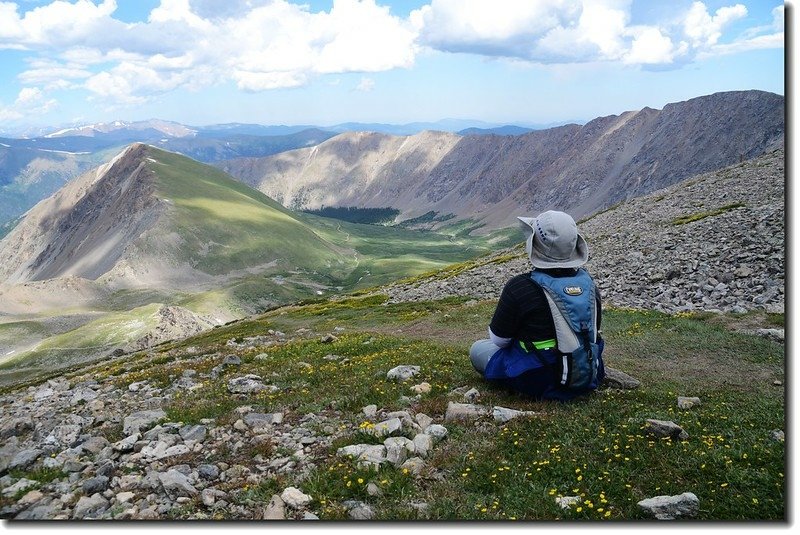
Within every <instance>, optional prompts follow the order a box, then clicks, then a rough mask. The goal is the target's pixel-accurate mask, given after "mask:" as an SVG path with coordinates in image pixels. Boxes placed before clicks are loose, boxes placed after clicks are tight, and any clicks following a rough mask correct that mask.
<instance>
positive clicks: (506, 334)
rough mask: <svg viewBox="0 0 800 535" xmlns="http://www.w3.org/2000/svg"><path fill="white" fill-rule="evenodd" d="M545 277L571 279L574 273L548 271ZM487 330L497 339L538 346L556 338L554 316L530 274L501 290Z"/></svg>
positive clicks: (598, 296)
mask: <svg viewBox="0 0 800 535" xmlns="http://www.w3.org/2000/svg"><path fill="white" fill-rule="evenodd" d="M546 273H547V274H548V275H551V276H553V277H565V276H572V275H574V274H575V270H574V269H549V270H547V271H546ZM595 295H596V296H597V331H598V332H599V331H600V321H601V316H602V314H601V303H600V292H598V291H595ZM489 329H491V331H492V333H493V334H494V335H495V336H498V337H500V338H513V339H517V340H522V341H525V342H538V341H542V340H550V339H554V338H555V337H556V328H555V325H554V324H553V316H552V314H551V313H550V306H549V305H548V304H547V298H546V297H545V295H544V290H542V288H541V287H540V286H539V285H538V284H536V283H535V282H533V280H532V279H531V275H530V273H523V274H520V275H517V276H515V277H513V278H512V279H511V280H509V281H508V282H507V283H506V285H505V286H504V287H503V291H502V293H501V294H500V301H499V302H498V304H497V308H496V309H495V311H494V316H493V317H492V322H491V323H490V324H489Z"/></svg>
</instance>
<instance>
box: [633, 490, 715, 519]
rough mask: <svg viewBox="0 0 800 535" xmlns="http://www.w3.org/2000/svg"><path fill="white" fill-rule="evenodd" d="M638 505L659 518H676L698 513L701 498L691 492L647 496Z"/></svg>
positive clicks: (689, 516) (688, 516)
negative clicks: (675, 494)
mask: <svg viewBox="0 0 800 535" xmlns="http://www.w3.org/2000/svg"><path fill="white" fill-rule="evenodd" d="M638 505H639V507H641V508H642V509H643V510H644V511H645V512H647V513H649V514H651V515H653V516H654V517H656V518H657V519H658V520H674V519H676V518H691V517H693V516H695V515H697V512H698V511H699V509H700V500H699V499H698V498H697V496H695V495H694V494H692V493H691V492H684V493H683V494H680V495H677V496H655V497H653V498H647V499H646V500H642V501H640V502H639V503H638Z"/></svg>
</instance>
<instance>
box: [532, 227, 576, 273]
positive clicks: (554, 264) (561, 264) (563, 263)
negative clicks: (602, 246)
mask: <svg viewBox="0 0 800 535" xmlns="http://www.w3.org/2000/svg"><path fill="white" fill-rule="evenodd" d="M529 258H530V259H531V264H532V265H533V267H535V268H539V269H558V268H577V267H581V266H582V265H584V264H585V263H586V262H587V261H588V260H589V246H588V245H587V244H586V240H585V239H584V238H583V236H581V235H580V234H578V240H577V241H576V242H575V250H574V251H573V252H572V255H571V256H570V258H569V259H567V260H556V259H554V258H549V257H547V256H545V255H543V254H542V253H540V252H539V251H538V250H537V249H536V248H531V252H530V255H529Z"/></svg>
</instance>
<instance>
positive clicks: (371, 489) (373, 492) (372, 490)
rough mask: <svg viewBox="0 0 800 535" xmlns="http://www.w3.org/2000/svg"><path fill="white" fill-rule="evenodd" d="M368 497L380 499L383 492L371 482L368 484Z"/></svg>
mask: <svg viewBox="0 0 800 535" xmlns="http://www.w3.org/2000/svg"><path fill="white" fill-rule="evenodd" d="M367 495H369V496H372V497H373V498H380V497H381V496H383V491H382V490H381V488H380V487H379V486H378V485H376V484H375V483H373V482H371V481H370V482H369V484H367Z"/></svg>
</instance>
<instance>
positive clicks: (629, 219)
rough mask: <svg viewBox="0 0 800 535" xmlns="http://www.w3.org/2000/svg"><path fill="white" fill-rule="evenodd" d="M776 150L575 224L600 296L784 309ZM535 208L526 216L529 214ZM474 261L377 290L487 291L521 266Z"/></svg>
mask: <svg viewBox="0 0 800 535" xmlns="http://www.w3.org/2000/svg"><path fill="white" fill-rule="evenodd" d="M784 158H785V156H784V151H783V150H782V149H779V150H775V151H772V152H770V153H769V154H766V155H764V156H761V157H758V158H754V159H752V160H748V161H746V162H743V163H741V164H737V165H734V166H731V167H727V168H724V169H721V170H719V171H715V172H712V173H706V174H702V175H698V176H696V177H693V178H691V179H689V180H686V181H684V182H681V183H679V184H676V185H674V186H670V187H668V188H665V189H663V190H659V191H657V192H654V193H651V194H649V195H646V196H643V197H640V198H637V199H632V200H629V201H627V202H625V203H622V204H620V205H618V206H616V207H614V208H612V209H609V210H607V211H605V212H601V213H598V214H596V215H594V216H592V217H590V218H588V219H587V220H585V221H582V222H579V225H578V227H579V230H580V231H581V233H582V234H583V235H584V236H585V238H586V240H587V242H588V244H589V262H588V263H587V265H586V268H587V270H588V271H589V272H590V273H591V274H592V276H593V277H594V278H595V280H596V281H597V284H598V286H599V288H600V293H601V295H602V296H603V300H604V302H605V303H607V304H611V305H614V306H618V307H632V308H640V309H655V310H660V311H663V312H668V313H679V312H692V311H723V312H735V313H741V312H745V311H748V310H765V311H767V312H780V313H782V312H783V311H784V307H785V245H784V242H785V227H784V221H785V189H784V182H785V178H786V177H785V163H784V162H785V160H784ZM530 215H535V214H530ZM509 255H512V256H514V258H513V259H512V260H509V261H507V262H503V263H500V264H498V263H495V262H492V260H491V258H490V259H488V260H487V261H485V263H484V264H483V265H481V266H478V267H477V268H475V269H471V270H466V271H464V272H462V273H459V274H456V275H454V276H452V277H449V278H439V277H436V276H434V277H432V278H430V279H427V280H421V281H415V282H413V283H410V284H397V285H393V286H389V287H386V288H383V289H381V290H380V291H381V292H386V293H388V294H389V295H390V296H391V300H392V301H393V302H402V301H414V300H429V299H440V298H443V297H448V296H470V297H474V298H476V299H496V298H498V297H499V295H500V291H501V290H502V288H503V285H504V284H505V282H506V281H507V280H508V279H509V278H511V277H512V276H513V275H516V274H518V273H525V272H527V271H530V263H529V261H528V259H527V257H526V256H525V254H524V251H523V252H520V250H519V249H512V250H506V251H501V252H498V253H497V255H495V258H508V256H509Z"/></svg>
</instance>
